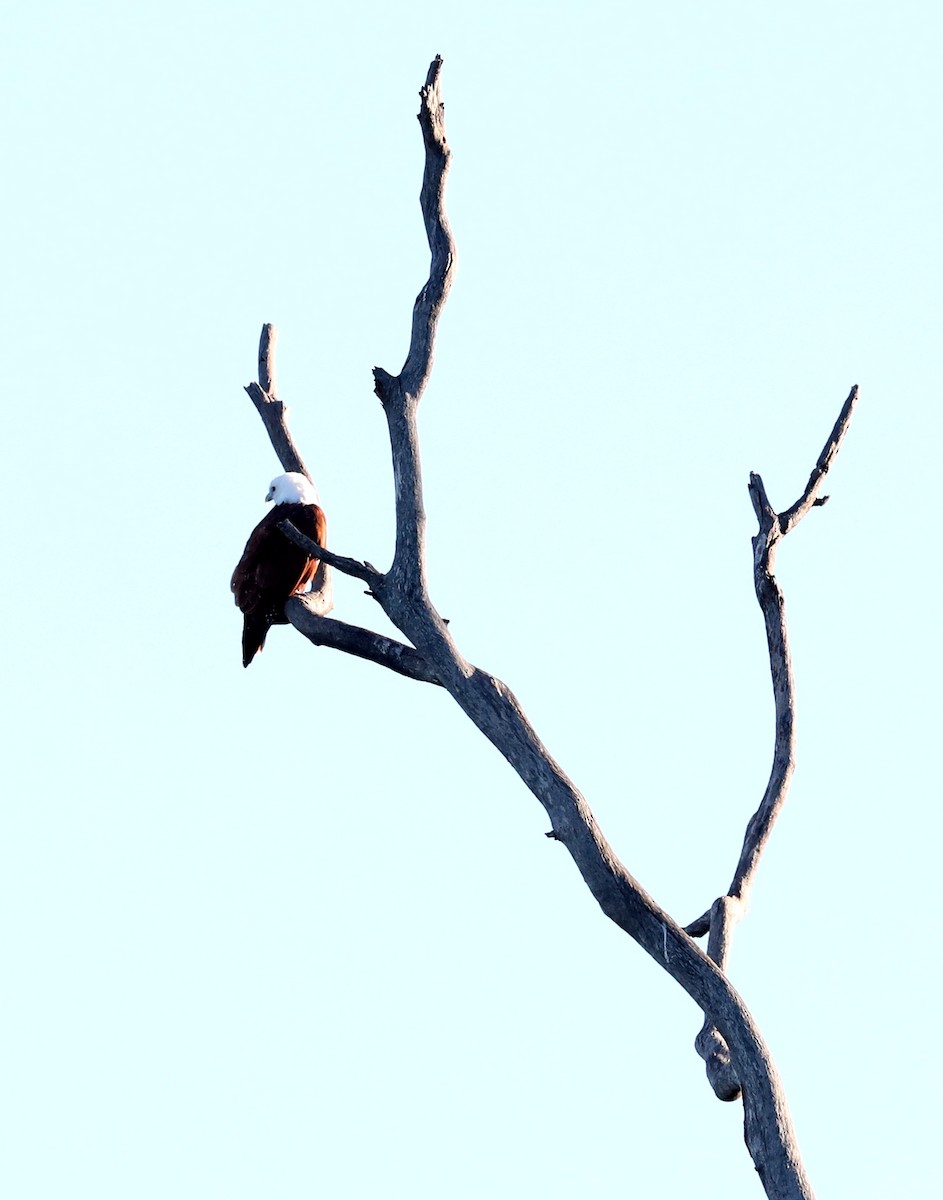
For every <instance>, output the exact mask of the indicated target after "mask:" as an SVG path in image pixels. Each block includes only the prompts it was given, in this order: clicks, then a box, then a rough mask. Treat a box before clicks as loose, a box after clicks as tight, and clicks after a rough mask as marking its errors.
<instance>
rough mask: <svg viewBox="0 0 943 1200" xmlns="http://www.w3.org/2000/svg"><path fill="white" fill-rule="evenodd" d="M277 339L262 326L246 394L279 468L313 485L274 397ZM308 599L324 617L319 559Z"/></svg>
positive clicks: (326, 575)
mask: <svg viewBox="0 0 943 1200" xmlns="http://www.w3.org/2000/svg"><path fill="white" fill-rule="evenodd" d="M277 339H278V333H277V331H276V329H275V326H274V325H271V324H266V325H263V326H262V336H261V337H260V338H259V382H258V383H250V384H248V385H247V386H246V391H247V392H248V394H249V398H250V399H251V401H252V403H253V404H254V405H255V407H256V411H257V412H258V414H259V416H260V417H261V418H262V424H263V425H264V426H265V432H266V433H267V434H268V436H269V441H270V442H271V443H272V449H273V450H274V451H275V453H276V454H277V455H278V461H279V462H280V463H281V464H282V469H283V470H284V471H298V472H300V473H301V474H302V475H304V476H305V477H306V478H307V479H310V480H311V482H312V483H314V476H313V475H312V474H311V472H310V471H309V470H308V468H307V467H306V466H305V464H304V460H303V459H302V457H301V455H300V454H299V453H298V448H297V447H296V445H295V442H294V438H292V436H291V432H290V430H289V428H288V409H287V408H286V406H285V405H284V404H282V402H281V400H279V399H278V397H277V396H276V394H275V344H276V341H277ZM316 486H317V485H316V484H315V487H316ZM308 596H309V597H310V598H311V605H312V607H313V608H316V609H317V611H318V612H319V613H320V614H321V615H322V616H326V615H327V614H328V613H329V612H330V611H331V609H333V607H334V585H333V582H332V580H331V568H330V567H329V566H328V564H327V562H326V561H324V560H323V559H322V561H321V565H320V566H319V567H318V570H317V573H316V574H315V576H314V579H312V581H311V590H310V591H309V592H308Z"/></svg>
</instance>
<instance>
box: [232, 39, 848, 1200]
mask: <svg viewBox="0 0 943 1200" xmlns="http://www.w3.org/2000/svg"><path fill="white" fill-rule="evenodd" d="M441 70H442V59H441V58H436V59H435V61H434V62H433V63H432V64H431V66H430V67H429V72H428V75H427V77H426V82H425V85H424V86H423V87H422V89H421V90H420V93H419V94H420V98H421V108H420V112H419V123H420V126H421V128H422V136H423V141H424V143H425V169H424V173H423V180H422V192H421V195H420V204H421V208H422V215H423V220H424V222H425V227H426V235H427V237H428V241H429V248H430V250H431V267H430V271H429V278H428V280H427V282H426V284H425V285H424V287H423V288H422V290H421V291H420V293H419V295H418V296H417V298H416V302H415V305H414V308H413V320H412V335H411V339H410V344H409V353H408V355H407V357H406V362H405V364H404V366H403V369H402V370H401V371H400V373H399V374H398V375H390V374H389V373H388V372H387V371H385V370H383V368H382V367H376V368H374V372H373V374H374V380H375V391H376V394H377V396H379V398H380V401H381V403H382V406H383V411H384V413H385V414H386V419H387V423H388V426H389V434H390V448H391V453H392V460H393V476H394V481H395V494H396V501H395V502H396V546H395V552H394V556H393V563H392V566H391V567H390V569H389V570H388V571H387V572H385V573H384V572H382V571H378V570H377V569H376V568H375V567H373V566H372V565H371V564H370V563H369V562H365V561H359V560H357V559H353V558H345V557H343V556H341V555H339V554H335V553H333V552H332V551H328V550H325V549H321V548H320V547H318V546H317V545H315V544H314V543H313V542H309V541H308V540H307V539H305V538H304V537H303V536H302V535H301V534H300V533H298V531H297V530H295V529H294V528H293V527H292V526H291V525H290V524H288V523H287V522H286V523H285V524H284V526H283V532H284V533H285V536H286V537H290V538H292V539H293V540H294V541H296V542H298V543H299V544H300V545H303V546H304V547H305V548H306V549H307V550H308V551H309V552H310V553H311V554H312V555H314V556H316V557H318V558H319V559H320V560H321V563H322V567H321V569H320V570H319V573H318V576H317V578H316V579H315V590H314V591H312V592H310V593H308V594H307V595H305V596H302V597H296V598H294V599H292V600H290V601H289V602H288V604H287V606H286V609H285V612H286V615H287V617H288V619H289V621H290V622H291V624H292V625H294V626H295V628H296V629H298V630H299V631H300V632H301V633H303V634H304V635H305V637H307V638H308V639H309V641H311V642H313V643H314V644H315V645H316V646H330V647H333V648H334V649H336V650H342V651H345V652H346V653H348V654H354V655H357V656H359V657H360V658H367V659H370V660H371V661H372V662H375V663H378V664H379V665H381V666H384V667H387V668H389V669H390V670H391V671H396V672H398V673H399V674H401V675H406V676H409V677H410V678H411V679H416V680H420V681H422V682H425V683H431V684H435V685H437V686H439V687H442V688H444V689H445V690H446V691H447V692H448V693H449V694H450V695H451V696H452V698H453V699H454V700H455V701H456V702H457V703H458V704H459V706H460V707H461V708H462V710H463V711H464V712H465V713H466V715H467V716H468V717H469V718H470V720H471V721H473V722H474V724H475V725H476V726H477V727H478V729H479V730H480V731H481V732H482V733H483V734H484V735H485V737H487V738H488V740H489V741H490V742H492V744H493V745H494V746H495V747H496V748H497V749H498V750H499V751H500V752H501V754H503V755H504V757H505V758H506V759H507V760H508V762H509V763H510V764H511V766H512V767H513V768H514V770H515V771H517V773H518V774H519V775H520V777H521V779H522V780H523V781H524V783H525V784H526V785H527V787H528V788H529V789H530V790H531V791H532V792H533V794H534V795H535V796H536V797H537V799H538V800H539V801H540V803H541V804H542V805H543V806H544V808H545V809H546V811H547V814H548V816H549V818H550V823H551V829H550V831H549V832H548V833H547V837H548V838H552V839H553V840H554V841H556V842H559V843H560V844H561V845H563V846H565V847H566V849H567V850H568V851H569V853H570V854H571V855H572V857H573V860H574V862H575V863H576V865H577V867H578V868H579V871H580V873H581V875H582V876H583V879H584V880H585V881H586V885H587V886H588V887H589V889H590V891H591V892H592V894H593V895H594V896H595V898H596V900H597V901H598V902H599V906H600V908H601V909H602V911H603V912H604V913H605V914H606V916H607V917H609V919H610V920H612V921H614V922H615V923H616V925H618V926H619V927H620V928H621V929H623V930H624V931H625V932H626V933H627V934H629V935H630V937H632V938H634V939H635V941H636V942H638V944H639V945H640V946H641V947H642V948H643V949H644V950H645V951H647V953H648V954H649V955H651V957H652V958H653V959H654V960H655V962H657V963H658V964H659V965H660V966H661V967H662V968H663V969H664V970H665V971H667V972H668V974H669V975H671V976H672V978H674V979H675V980H676V981H677V982H678V983H679V984H680V985H681V987H682V988H684V990H685V991H686V992H687V993H688V995H689V996H691V998H692V999H693V1000H694V1001H695V1002H696V1003H697V1005H698V1006H699V1007H700V1008H701V1009H702V1011H703V1013H704V1027H703V1029H702V1030H701V1032H700V1034H699V1035H698V1038H697V1042H696V1045H697V1049H698V1053H699V1054H700V1055H701V1056H702V1057H703V1058H704V1060H705V1063H706V1067H707V1075H708V1078H709V1080H710V1082H711V1086H712V1087H713V1089H714V1091H715V1093H716V1095H717V1096H718V1097H719V1098H720V1099H722V1100H728V1101H729V1100H735V1099H737V1098H738V1097H742V1100H743V1112H744V1136H745V1140H746V1144H747V1147H748V1149H749V1152H750V1155H751V1156H752V1158H753V1162H754V1164H755V1166H756V1170H757V1172H758V1173H759V1176H760V1179H761V1181H762V1183H763V1187H764V1189H765V1190H766V1194H767V1195H768V1196H770V1197H775V1198H776V1200H798V1198H800V1197H801V1198H803V1200H808V1198H809V1197H811V1196H812V1194H813V1193H812V1189H811V1186H810V1184H809V1182H808V1180H807V1178H806V1175H805V1171H804V1169H803V1166H802V1161H801V1159H800V1157H799V1150H798V1146H797V1144H796V1139H795V1134H794V1132H793V1128H792V1122H791V1120H790V1116H789V1110H788V1107H787V1104H786V1097H785V1094H784V1092H783V1089H782V1085H781V1084H780V1081H779V1077H778V1075H777V1073H776V1068H775V1066H774V1064H773V1061H772V1058H771V1057H770V1053H769V1051H768V1049H767V1048H766V1045H765V1044H764V1042H763V1039H762V1037H761V1036H760V1032H759V1030H758V1029H757V1027H756V1024H755V1022H754V1020H753V1018H752V1016H751V1015H750V1012H749V1010H748V1008H747V1007H746V1005H745V1004H744V1002H743V1000H742V999H741V997H740V996H739V995H738V994H737V992H736V991H735V990H734V988H733V987H732V985H731V983H730V981H729V980H728V979H727V976H726V974H725V968H726V963H727V956H728V951H729V946H730V939H731V936H732V932H733V928H734V926H735V924H736V923H737V921H738V920H739V919H740V917H741V916H742V915H743V913H744V911H745V908H746V902H747V899H748V894H749V891H750V888H751V886H752V883H753V880H754V877H755V875H756V870H757V867H758V864H759V860H760V856H761V854H762V852H763V849H764V847H765V845H766V843H767V840H768V838H769V835H770V832H771V830H772V826H773V822H774V821H775V819H776V816H777V814H778V812H779V810H780V808H781V807H782V804H783V802H784V800H785V798H786V793H787V790H788V788H789V783H790V779H791V777H792V773H793V767H794V732H793V713H794V688H793V675H792V664H791V661H790V654H789V643H788V640H787V636H786V621H785V611H784V604H783V594H782V591H781V589H780V586H779V584H778V582H777V580H776V577H775V576H774V574H773V566H774V558H775V553H776V546H777V544H778V543H779V541H780V540H781V539H782V538H783V537H785V536H786V534H787V533H789V532H790V531H791V530H792V529H794V528H795V526H796V525H797V524H798V523H799V521H801V520H802V518H803V517H804V516H805V515H806V514H807V513H808V512H809V511H810V510H811V509H812V508H814V507H817V506H819V505H822V504H824V503H825V502H826V500H827V499H828V497H827V496H824V495H821V494H820V489H821V486H822V482H823V480H824V478H825V475H826V472H827V471H828V469H829V467H830V466H831V464H832V462H833V460H834V458H835V455H836V454H837V453H838V450H839V447H840V446H841V442H842V439H843V437H844V435H845V432H846V431H847V429H848V425H849V423H850V420H851V414H852V410H853V408H854V405H855V401H856V399H857V388H852V390H851V394H850V395H849V396H848V399H847V400H846V401H845V403H844V405H843V407H842V410H841V413H840V414H839V417H838V420H837V421H836V423H835V427H834V428H833V430H832V432H831V434H830V435H829V437H828V440H827V441H826V443H825V447H824V449H823V450H822V453H821V454H820V455H819V459H818V462H817V463H816V464H815V467H814V469H813V471H812V474H811V475H810V476H809V481H808V483H807V484H806V486H805V489H804V490H803V492H802V494H801V496H800V497H799V499H798V500H797V501H796V502H795V504H793V505H792V506H791V507H789V508H787V509H785V510H784V511H783V512H777V511H776V509H775V508H774V507H773V506H772V504H771V503H770V501H769V499H768V497H767V495H766V489H765V488H764V486H763V481H762V479H761V478H760V476H759V475H755V474H753V475H751V476H750V483H749V492H750V498H751V500H752V502H753V507H754V510H755V512H756V516H757V521H758V523H759V529H758V532H757V534H756V537H754V539H753V561H754V568H753V569H754V582H755V586H756V596H757V600H758V601H759V604H760V608H761V610H762V612H763V618H764V621H765V623H766V635H767V642H768V647H769V660H770V670H771V673H772V680H773V695H774V700H775V717H776V724H775V742H774V751H773V766H772V771H771V773H770V778H769V782H768V784H767V786H766V791H765V792H764V795H763V799H762V801H761V803H760V806H759V808H758V809H757V811H756V812H755V813H754V814H753V816H752V817H751V818H750V821H749V823H748V825H747V829H746V835H745V837H744V842H743V849H742V850H741V853H740V858H739V861H738V863H737V867H736V870H735V872H734V876H733V880H732V882H731V884H730V887H729V888H728V890H727V891H726V893H725V894H724V895H722V896H720V897H719V898H718V899H717V900H715V901H714V902H713V903H712V904H711V906H710V908H709V909H708V910H707V911H706V912H705V913H704V914H703V915H702V916H700V917H698V918H697V920H695V921H692V922H691V923H690V924H688V925H687V926H686V927H682V926H681V925H680V924H678V923H677V922H676V921H675V920H674V919H673V918H672V917H670V916H669V915H668V913H666V912H665V911H664V910H663V909H662V908H660V907H659V906H658V904H656V903H655V901H654V900H653V899H652V898H651V896H649V895H648V894H647V893H646V892H645V891H644V889H643V888H642V887H641V886H640V885H639V884H638V882H637V881H636V880H635V879H634V878H633V877H632V875H631V874H630V873H629V871H628V870H627V869H626V868H625V866H623V864H622V863H621V862H620V861H619V859H618V858H617V856H616V854H615V852H614V851H613V849H612V847H611V846H610V845H609V843H608V842H607V841H606V839H605V837H604V836H603V834H602V831H601V830H600V828H599V826H598V825H597V823H596V820H595V818H594V817H593V814H592V812H591V811H590V808H589V805H588V804H587V803H586V800H585V799H584V797H583V796H582V795H581V794H580V792H579V790H578V789H577V787H576V786H575V784H574V783H573V782H572V781H571V780H570V779H568V778H567V776H566V774H565V773H564V772H563V770H562V769H561V768H560V766H559V765H558V764H557V763H556V762H555V761H554V759H553V758H552V757H551V755H550V753H549V752H548V750H547V749H546V747H545V746H544V745H543V744H542V743H541V741H540V738H539V737H538V736H537V734H536V732H535V731H534V729H533V728H532V727H531V725H530V722H529V721H528V719H527V716H526V715H525V713H524V711H523V709H522V708H521V706H520V704H519V703H518V702H517V700H516V699H515V697H514V694H513V692H512V691H511V690H510V688H509V687H508V686H507V685H506V684H505V683H503V682H502V681H501V680H500V679H497V678H496V677H495V676H493V675H490V674H488V673H487V672H486V671H482V670H481V669H480V668H478V667H476V666H474V665H473V664H472V663H470V662H468V661H467V659H465V658H464V657H463V656H462V653H461V651H460V650H459V648H458V646H457V645H456V644H455V641H454V640H453V638H452V636H451V633H450V632H449V629H448V625H447V623H446V622H445V621H444V620H443V619H442V617H440V616H439V614H438V613H437V612H436V609H435V607H434V605H433V603H432V600H431V598H430V596H429V591H428V587H427V581H426V556H425V527H426V521H425V512H424V509H423V495H422V475H421V471H420V458H419V433H418V426H417V414H418V409H419V401H420V399H421V397H422V394H423V391H424V389H425V386H426V383H427V382H428V379H429V375H430V373H431V370H432V361H433V350H434V345H435V336H436V328H437V325H438V320H439V314H440V313H441V311H442V307H443V305H444V304H445V301H446V298H447V296H448V293H449V288H450V285H451V282H452V273H453V269H454V266H455V244H454V241H453V239H452V234H451V231H450V229H449V224H448V220H447V218H446V214H445V181H446V175H447V173H448V168H449V159H450V154H451V152H450V150H449V147H448V144H447V142H446V138H445V118H444V106H443V104H442V100H441V91H440V75H441ZM274 354H275V336H274V329H273V327H272V326H271V325H266V326H265V328H264V329H263V331H262V340H261V345H260V349H259V381H258V383H253V384H250V385H249V386H248V387H247V389H246V390H247V391H248V393H249V395H250V396H251V398H252V400H253V402H254V403H255V405H256V408H257V409H258V411H259V413H260V415H261V417H262V420H263V421H264V423H265V427H266V430H267V431H268V434H269V437H270V439H271V441H272V445H273V447H274V449H275V452H276V454H277V455H278V458H279V459H280V461H281V464H282V466H283V468H284V469H285V470H286V471H301V472H303V473H304V474H308V472H307V469H306V467H305V465H304V463H303V461H302V459H301V456H300V454H299V453H298V450H297V449H296V447H295V445H294V442H293V441H292V438H291V435H290V433H289V431H288V428H287V424H286V421H285V411H284V408H283V405H282V404H281V402H280V401H279V399H278V396H277V392H276V386H275V366H274ZM331 567H333V568H334V569H335V570H338V571H341V572H342V573H344V574H346V575H351V576H353V577H354V578H355V579H359V580H361V581H362V582H363V583H365V584H366V586H367V589H368V594H369V595H372V596H373V597H374V599H375V600H376V601H377V603H378V604H379V605H380V607H381V608H382V609H383V611H384V612H385V613H386V615H387V616H388V617H389V619H390V620H391V621H392V623H393V624H394V625H395V626H396V628H397V629H399V630H400V632H401V633H402V634H403V636H404V638H405V639H406V641H405V642H399V641H396V640H394V639H392V638H388V637H383V636H381V635H380V634H378V633H375V632H373V631H372V630H369V629H364V628H360V627H357V626H353V625H348V624H345V623H344V622H341V621H338V620H336V619H333V618H331V617H329V616H328V615H327V614H328V613H329V612H330V611H331V608H332V598H331V582H330V568H331ZM705 935H706V936H707V939H708V940H707V951H706V953H705V952H704V951H702V950H701V949H700V947H699V946H698V945H697V944H696V942H695V941H694V939H695V938H700V937H704V936H705Z"/></svg>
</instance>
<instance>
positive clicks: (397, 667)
mask: <svg viewBox="0 0 943 1200" xmlns="http://www.w3.org/2000/svg"><path fill="white" fill-rule="evenodd" d="M285 613H286V615H287V617H288V619H289V620H290V621H291V623H292V625H294V627H295V628H296V629H297V630H299V631H300V632H301V633H303V634H304V635H305V637H306V638H307V639H308V640H309V641H310V642H312V643H313V644H314V645H315V646H329V647H330V648H331V649H333V650H343V651H344V653H345V654H353V655H354V656H355V657H357V658H365V659H367V660H368V661H369V662H374V663H378V664H379V665H380V666H381V667H388V668H389V670H391V671H395V672H396V673H397V674H398V675H406V676H407V677H408V678H409V679H417V680H419V681H420V682H421V683H434V684H438V685H439V686H441V684H442V681H441V679H439V677H438V675H437V674H436V673H435V671H434V669H433V668H432V667H430V665H429V664H428V663H427V662H426V661H425V659H424V658H423V657H422V655H421V654H420V653H419V651H418V650H414V649H413V647H412V646H406V645H404V644H403V643H402V642H397V641H395V640H394V639H393V638H388V637H384V636H383V635H382V634H379V633H374V632H373V630H371V629H362V628H361V627H360V626H359V625H347V624H346V623H345V622H343V621H337V620H334V619H333V618H331V617H322V616H320V615H319V614H317V613H315V612H312V611H311V608H310V601H309V598H308V596H296V597H295V598H294V599H292V600H289V601H288V604H287V606H286V608H285Z"/></svg>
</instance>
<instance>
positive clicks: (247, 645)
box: [231, 471, 327, 667]
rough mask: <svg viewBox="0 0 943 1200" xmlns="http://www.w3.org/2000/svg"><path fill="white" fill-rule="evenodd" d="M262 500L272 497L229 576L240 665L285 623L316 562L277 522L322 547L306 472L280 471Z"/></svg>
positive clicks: (323, 525) (320, 517) (319, 516)
mask: <svg viewBox="0 0 943 1200" xmlns="http://www.w3.org/2000/svg"><path fill="white" fill-rule="evenodd" d="M265 499H266V500H267V501H268V500H272V501H274V507H273V509H272V511H271V512H270V513H266V514H265V516H264V517H263V518H262V520H261V521H260V522H259V523H258V525H256V527H255V529H253V530H252V533H251V534H250V536H249V540H248V541H247V542H246V548H245V550H244V551H243V553H242V558H240V559H239V564H238V566H237V567H236V569H235V571H233V575H232V585H231V586H232V590H233V594H234V595H235V597H236V603H237V604H238V605H239V607H240V608H241V609H242V612H243V614H244V622H243V630H242V665H243V666H244V667H247V666H248V665H249V663H250V662H252V660H253V658H254V657H255V656H256V654H258V652H259V651H260V650H261V649H262V647H263V646H264V645H265V635H266V634H267V633H268V631H269V630H270V629H271V627H272V626H273V625H287V624H288V618H287V617H286V616H285V604H286V603H287V601H288V600H289V599H290V598H291V597H292V596H296V595H297V594H298V593H299V592H303V591H304V590H305V589H306V588H307V587H308V584H309V583H310V582H311V580H312V579H313V578H314V576H315V573H316V572H317V569H318V561H319V560H318V559H316V558H312V557H311V556H310V555H309V554H307V553H306V552H305V551H304V550H302V549H301V547H300V546H296V545H295V543H294V542H290V541H289V540H288V538H287V537H285V535H284V534H283V533H282V531H281V530H280V529H279V528H278V526H279V522H281V521H291V523H292V525H294V527H295V528H296V529H297V530H298V531H299V533H303V534H304V535H305V536H306V537H309V538H311V540H312V541H313V542H317V544H318V545H319V546H326V545H327V518H326V517H325V515H324V513H323V511H322V509H321V505H320V502H319V500H318V493H317V489H316V488H315V486H314V484H313V483H312V482H311V480H310V479H308V478H307V476H305V475H302V474H301V473H300V472H298V471H289V472H288V474H287V475H279V476H278V478H277V479H273V480H272V485H271V487H270V488H269V490H268V495H267V496H266V497H265Z"/></svg>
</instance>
